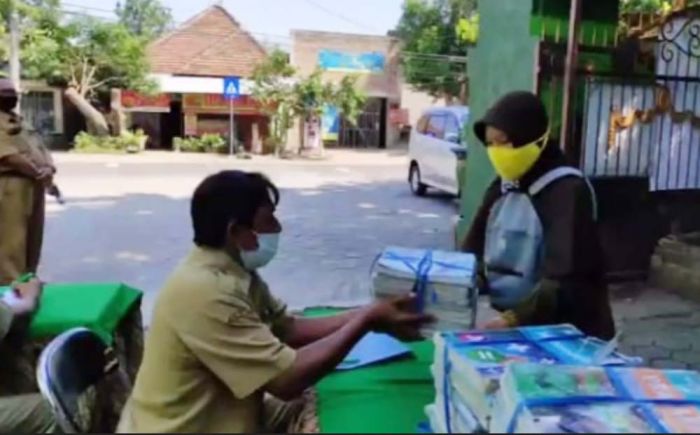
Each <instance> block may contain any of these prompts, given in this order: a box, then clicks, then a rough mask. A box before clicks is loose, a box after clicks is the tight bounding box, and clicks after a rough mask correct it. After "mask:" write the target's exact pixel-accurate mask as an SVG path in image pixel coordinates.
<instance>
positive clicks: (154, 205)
mask: <svg viewBox="0 0 700 435" xmlns="http://www.w3.org/2000/svg"><path fill="white" fill-rule="evenodd" d="M163 159H164V161H159V160H160V159H158V158H150V159H148V160H146V161H144V160H145V159H144V160H138V159H132V160H119V159H116V160H115V159H112V158H110V157H109V156H98V157H95V158H90V159H78V161H76V160H75V159H69V158H62V157H61V156H58V157H57V161H58V168H59V174H60V176H59V177H58V179H57V181H58V183H59V185H60V187H61V189H62V191H63V193H64V196H65V199H66V201H67V203H66V205H65V206H60V205H58V204H55V203H54V202H53V201H52V200H51V199H49V207H48V220H47V230H46V238H45V245H44V256H43V260H42V267H41V274H42V276H43V277H44V279H46V280H49V281H54V282H113V281H118V282H124V283H127V284H130V285H132V286H135V287H137V288H140V289H142V290H144V291H145V292H146V299H145V304H144V313H145V314H146V318H148V316H149V314H150V310H151V306H152V302H153V300H154V297H155V295H156V294H157V291H158V289H159V288H160V286H161V285H162V283H163V281H164V280H165V278H166V277H167V275H168V273H169V272H170V271H171V270H172V269H173V267H175V265H176V264H177V262H178V261H179V260H180V259H181V258H182V257H184V256H185V255H186V253H187V252H188V250H189V249H190V248H191V239H192V232H191V229H190V223H189V198H190V195H191V192H192V191H193V190H194V188H195V187H196V185H197V184H198V183H199V182H200V181H201V180H202V179H203V178H204V177H205V176H206V175H208V174H211V173H214V172H216V171H219V170H223V169H229V168H240V169H244V170H252V171H260V172H263V173H266V174H267V175H268V176H270V177H271V179H272V180H273V181H274V182H275V183H276V184H277V185H278V186H279V187H280V188H281V189H282V201H281V204H280V208H279V212H278V213H279V217H280V218H281V220H282V223H283V225H284V232H283V237H282V242H281V248H280V253H279V255H278V257H277V258H276V260H275V261H274V262H273V263H272V264H271V265H270V266H269V267H268V268H266V269H264V271H263V275H264V276H265V277H266V279H267V280H268V282H269V283H270V286H271V288H272V290H273V291H274V292H275V293H276V294H277V295H278V296H280V297H281V298H283V299H284V300H286V301H287V302H288V303H289V305H290V306H291V307H293V308H303V307H308V306H319V305H333V306H338V305H341V306H348V305H356V304H359V303H363V302H365V301H367V300H368V299H369V297H370V294H369V269H370V267H371V264H372V262H373V260H374V258H375V257H376V255H377V254H378V253H379V252H380V251H381V250H382V249H383V248H384V247H386V246H389V245H399V246H409V247H424V248H437V249H440V248H450V247H451V244H452V243H451V240H452V239H451V237H452V236H451V234H452V233H451V218H452V216H453V215H454V214H456V213H457V206H456V203H455V201H454V199H452V198H449V197H446V196H440V195H433V196H430V197H427V198H416V197H414V196H412V195H411V193H410V191H409V189H408V184H407V182H406V181H405V178H406V172H407V170H406V163H405V159H402V158H389V157H386V156H382V155H377V156H376V157H375V156H370V157H369V158H366V159H365V160H367V161H365V160H362V161H360V162H357V161H352V162H344V161H342V159H341V161H334V162H308V161H305V162H298V161H292V162H285V161H280V160H274V159H256V160H236V159H220V158H219V159H216V158H214V159H211V160H207V159H202V158H198V159H194V158H193V159H192V161H189V162H188V161H186V160H187V158H186V157H185V158H183V157H178V158H177V160H175V161H173V160H174V159H171V158H170V157H167V156H163ZM183 160H185V161H183Z"/></svg>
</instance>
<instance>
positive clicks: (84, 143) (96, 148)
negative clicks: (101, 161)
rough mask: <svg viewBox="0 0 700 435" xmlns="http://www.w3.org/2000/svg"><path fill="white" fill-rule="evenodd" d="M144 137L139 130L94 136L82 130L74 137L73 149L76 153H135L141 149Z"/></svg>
mask: <svg viewBox="0 0 700 435" xmlns="http://www.w3.org/2000/svg"><path fill="white" fill-rule="evenodd" d="M146 139H147V137H146V135H145V134H144V132H143V131H141V130H138V131H137V132H135V133H132V132H125V133H124V134H122V135H121V136H114V137H113V136H94V135H91V134H89V133H86V132H84V131H83V132H80V133H78V135H77V136H76V137H75V141H74V147H73V149H74V151H75V152H77V153H125V152H129V153H136V152H140V151H141V149H142V146H143V144H144V143H145V141H146Z"/></svg>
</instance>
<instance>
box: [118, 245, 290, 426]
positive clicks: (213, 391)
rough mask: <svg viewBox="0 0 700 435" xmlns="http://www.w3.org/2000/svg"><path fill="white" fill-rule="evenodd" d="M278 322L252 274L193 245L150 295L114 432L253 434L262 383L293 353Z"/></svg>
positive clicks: (282, 317)
mask: <svg viewBox="0 0 700 435" xmlns="http://www.w3.org/2000/svg"><path fill="white" fill-rule="evenodd" d="M286 320H287V316H286V307H285V305H283V304H282V303H281V302H280V301H278V300H277V299H275V298H274V297H273V296H272V295H271V294H270V292H269V289H268V288H267V286H266V285H265V283H264V282H263V281H262V280H261V279H260V278H259V277H257V275H251V274H250V273H248V272H246V271H245V270H244V269H243V268H241V267H240V266H239V265H238V264H237V263H235V262H234V261H233V260H232V259H231V258H230V257H229V256H228V255H227V254H226V253H224V252H223V251H217V250H209V249H203V248H195V249H194V250H193V251H192V253H191V254H190V255H189V256H188V257H187V258H186V259H185V261H184V262H183V263H182V264H181V265H180V266H179V267H178V268H177V269H176V270H175V272H174V273H173V274H172V276H171V277H170V278H169V280H168V281H167V283H166V284H165V287H164V288H163V290H162V291H161V293H160V295H159V297H158V301H157V302H156V307H155V311H154V317H153V320H152V323H151V327H150V330H149V332H148V335H147V338H146V344H145V353H144V359H143V363H142V365H141V368H140V370H139V374H138V376H137V379H136V384H135V386H134V390H133V392H132V397H131V398H130V400H129V403H128V404H127V406H126V408H125V410H124V412H123V414H122V420H121V422H120V425H119V429H118V431H119V432H122V433H132V432H194V433H207V432H208V433H221V432H234V433H240V432H249V433H250V432H256V431H260V430H261V428H262V427H263V421H262V419H263V417H262V411H263V394H264V393H263V391H262V387H264V386H265V385H266V384H267V383H269V382H270V381H271V380H273V379H274V378H276V377H277V376H278V375H280V374H281V373H282V372H284V371H285V370H287V369H288V368H290V367H291V365H292V364H293V363H294V360H295V358H296V353H295V351H294V350H292V349H291V348H289V347H287V346H286V345H285V344H283V343H282V342H281V341H280V340H279V338H278V337H279V336H280V335H279V334H281V333H283V332H284V331H283V329H284V326H285V324H286ZM273 331H274V332H273Z"/></svg>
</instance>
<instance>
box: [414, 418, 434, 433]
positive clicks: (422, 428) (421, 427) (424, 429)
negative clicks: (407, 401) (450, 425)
mask: <svg viewBox="0 0 700 435" xmlns="http://www.w3.org/2000/svg"><path fill="white" fill-rule="evenodd" d="M416 431H417V432H418V433H428V434H430V433H433V429H432V428H431V427H430V424H428V423H427V422H425V421H422V422H420V423H418V428H417V429H416Z"/></svg>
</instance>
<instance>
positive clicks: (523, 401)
mask: <svg viewBox="0 0 700 435" xmlns="http://www.w3.org/2000/svg"><path fill="white" fill-rule="evenodd" d="M699 429H700V374H698V373H697V372H689V371H680V370H655V369H647V368H619V367H614V368H613V367H609V368H601V367H574V366H557V367H551V366H543V365H538V364H514V365H511V366H509V367H508V368H507V369H506V373H505V375H504V377H503V380H502V382H501V391H500V392H499V393H498V396H497V399H496V406H495V408H494V415H493V425H492V432H495V433H697V432H698V430H699Z"/></svg>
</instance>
